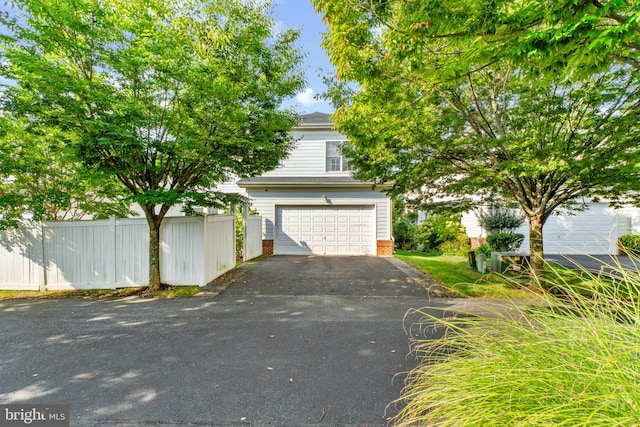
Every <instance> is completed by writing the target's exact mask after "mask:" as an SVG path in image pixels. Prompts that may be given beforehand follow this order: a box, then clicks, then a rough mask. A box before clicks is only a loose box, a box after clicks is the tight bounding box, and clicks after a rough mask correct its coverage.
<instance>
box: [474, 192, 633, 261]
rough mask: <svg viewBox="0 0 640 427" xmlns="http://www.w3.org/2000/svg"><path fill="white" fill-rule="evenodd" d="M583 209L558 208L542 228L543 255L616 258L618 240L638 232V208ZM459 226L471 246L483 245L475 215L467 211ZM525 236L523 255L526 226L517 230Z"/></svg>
mask: <svg viewBox="0 0 640 427" xmlns="http://www.w3.org/2000/svg"><path fill="white" fill-rule="evenodd" d="M585 207H586V209H585V210H583V211H579V212H568V211H567V210H564V209H558V210H557V212H556V214H555V215H551V217H549V219H548V220H547V222H546V224H545V225H544V227H543V233H544V234H543V239H544V240H543V244H544V252H545V253H546V254H564V255H580V254H589V255H617V254H618V253H619V248H618V238H619V237H620V236H622V235H623V234H630V233H638V232H640V208H637V207H634V206H625V207H622V208H620V209H613V208H611V207H609V204H608V203H602V202H601V203H591V202H590V203H587V204H586V206H585ZM462 224H463V225H464V226H465V227H466V230H467V235H468V236H469V237H470V238H471V244H472V246H473V247H477V245H478V244H479V243H481V242H484V239H485V238H486V236H487V234H486V231H484V230H483V229H482V227H480V225H479V223H478V218H477V216H476V215H475V214H474V213H472V212H467V213H465V214H464V215H463V216H462ZM517 232H518V233H522V234H524V235H525V240H524V242H522V245H521V246H520V248H521V250H522V251H523V252H528V248H529V236H528V235H529V228H528V226H527V224H526V221H525V224H524V225H523V226H522V227H520V229H518V230H517Z"/></svg>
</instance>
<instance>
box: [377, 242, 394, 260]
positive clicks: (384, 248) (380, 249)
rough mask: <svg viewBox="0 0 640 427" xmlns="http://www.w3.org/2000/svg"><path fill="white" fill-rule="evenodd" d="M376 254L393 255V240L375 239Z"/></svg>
mask: <svg viewBox="0 0 640 427" xmlns="http://www.w3.org/2000/svg"><path fill="white" fill-rule="evenodd" d="M376 254H377V255H378V256H392V255H393V240H378V241H376Z"/></svg>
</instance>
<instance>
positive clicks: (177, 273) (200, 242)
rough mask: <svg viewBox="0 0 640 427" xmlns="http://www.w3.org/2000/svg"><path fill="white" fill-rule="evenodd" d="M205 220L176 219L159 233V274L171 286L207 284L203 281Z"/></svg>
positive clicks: (168, 222) (165, 223)
mask: <svg viewBox="0 0 640 427" xmlns="http://www.w3.org/2000/svg"><path fill="white" fill-rule="evenodd" d="M203 227H204V221H203V219H202V218H199V217H175V218H167V219H165V220H164V221H163V225H162V229H161V230H160V236H161V239H162V241H161V243H160V244H161V248H160V275H161V277H162V281H163V282H165V283H169V284H171V285H198V286H203V285H206V283H205V281H204V230H203Z"/></svg>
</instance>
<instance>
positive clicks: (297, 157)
mask: <svg viewBox="0 0 640 427" xmlns="http://www.w3.org/2000/svg"><path fill="white" fill-rule="evenodd" d="M293 137H294V138H295V140H296V141H297V145H296V148H295V149H294V150H293V151H292V152H291V154H290V156H289V157H288V158H287V159H286V160H284V161H283V162H282V164H281V166H280V167H278V168H277V169H275V170H273V171H270V172H267V173H265V174H264V175H262V176H259V177H255V178H247V179H240V180H239V181H237V182H235V183H230V184H226V185H223V186H222V187H221V188H220V189H221V190H222V191H238V190H239V191H240V192H241V193H243V194H246V196H248V197H249V199H250V201H251V207H252V208H253V209H255V210H257V211H258V213H259V214H260V215H261V216H262V218H263V253H265V254H275V255H310V254H314V255H381V256H386V255H392V253H393V241H392V237H391V230H392V227H391V200H390V199H389V197H387V196H386V195H385V194H384V193H383V192H381V191H380V189H374V188H373V186H372V183H369V182H361V181H357V180H356V179H354V178H353V177H352V176H351V170H352V169H351V167H350V166H349V162H348V159H346V158H344V157H343V156H342V155H341V154H340V144H341V143H342V142H344V141H345V140H346V137H345V136H344V135H342V134H340V133H339V132H337V131H336V130H334V129H333V126H332V123H331V120H330V119H329V115H328V114H324V113H312V114H307V115H303V116H301V117H300V123H299V126H298V127H297V128H296V129H295V130H294V132H293Z"/></svg>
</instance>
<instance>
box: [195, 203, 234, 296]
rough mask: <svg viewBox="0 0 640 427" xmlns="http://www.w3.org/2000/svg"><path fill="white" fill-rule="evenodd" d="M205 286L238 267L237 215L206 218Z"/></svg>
mask: <svg viewBox="0 0 640 427" xmlns="http://www.w3.org/2000/svg"><path fill="white" fill-rule="evenodd" d="M204 231H205V232H204V236H205V251H204V262H205V276H204V279H205V280H204V283H203V285H204V284H207V283H209V282H211V281H212V280H213V279H215V278H216V277H218V276H221V275H222V274H224V273H226V272H227V271H229V270H231V269H232V268H234V267H235V266H236V242H235V240H236V226H235V215H210V216H206V217H205V230H204Z"/></svg>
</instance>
